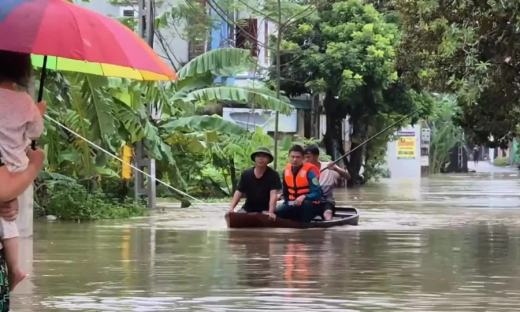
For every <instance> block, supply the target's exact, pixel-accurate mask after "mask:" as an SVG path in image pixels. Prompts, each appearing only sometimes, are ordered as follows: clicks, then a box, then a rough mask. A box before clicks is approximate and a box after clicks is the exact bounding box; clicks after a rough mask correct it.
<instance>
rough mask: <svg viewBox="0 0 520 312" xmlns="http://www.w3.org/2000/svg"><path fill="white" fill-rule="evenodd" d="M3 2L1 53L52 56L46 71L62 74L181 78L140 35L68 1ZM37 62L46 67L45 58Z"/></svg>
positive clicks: (154, 78) (151, 78) (0, 29)
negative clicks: (80, 73)
mask: <svg viewBox="0 0 520 312" xmlns="http://www.w3.org/2000/svg"><path fill="white" fill-rule="evenodd" d="M0 2H1V3H0V38H2V40H1V41H0V50H6V51H13V52H21V53H32V54H36V55H42V56H48V57H49V58H48V59H47V63H46V64H45V65H47V66H46V68H51V69H57V70H70V71H76V72H85V73H91V74H98V75H103V76H112V77H124V78H132V79H139V80H172V79H176V75H175V73H174V72H173V70H171V69H170V68H169V67H168V66H167V65H166V64H165V63H164V62H163V61H162V60H161V59H160V57H159V56H158V55H157V54H156V53H155V52H154V51H153V50H152V49H151V48H150V47H149V46H148V45H147V44H146V43H145V42H144V41H143V40H142V39H141V38H139V36H137V34H135V33H134V32H133V31H132V30H130V29H128V27H126V26H124V25H123V24H121V23H119V22H118V21H116V20H114V19H112V18H109V17H106V16H103V15H101V14H98V13H96V12H93V11H90V10H87V9H85V8H83V7H80V6H77V5H74V4H72V3H68V2H66V1H63V0H2V1H0ZM50 57H58V58H50ZM33 60H34V61H35V63H36V65H42V63H43V61H44V58H43V57H42V58H40V59H33ZM74 60H78V61H74ZM38 61H39V63H40V64H38ZM85 61H86V62H85ZM114 65H116V66H114Z"/></svg>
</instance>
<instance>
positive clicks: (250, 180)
mask: <svg viewBox="0 0 520 312" xmlns="http://www.w3.org/2000/svg"><path fill="white" fill-rule="evenodd" d="M273 159H274V158H273V155H272V154H271V151H270V150H269V149H268V148H267V147H259V148H257V149H256V151H255V152H254V153H253V154H251V160H252V161H253V162H254V163H255V166H254V167H253V168H250V169H247V170H245V171H244V172H242V175H241V176H240V181H239V182H238V186H237V190H236V191H235V194H234V195H233V200H232V202H231V207H230V209H229V212H233V211H234V209H235V207H236V205H238V202H239V201H240V199H241V198H242V195H244V194H245V197H246V202H245V204H244V205H243V206H242V209H240V210H243V211H245V212H260V213H261V212H263V211H268V212H269V217H270V218H271V219H276V215H275V214H274V210H275V208H276V200H277V199H278V191H279V190H281V189H282V182H281V179H280V175H279V174H278V172H276V171H274V170H273V169H271V168H270V167H268V166H267V165H268V164H270V163H271V162H272V161H273Z"/></svg>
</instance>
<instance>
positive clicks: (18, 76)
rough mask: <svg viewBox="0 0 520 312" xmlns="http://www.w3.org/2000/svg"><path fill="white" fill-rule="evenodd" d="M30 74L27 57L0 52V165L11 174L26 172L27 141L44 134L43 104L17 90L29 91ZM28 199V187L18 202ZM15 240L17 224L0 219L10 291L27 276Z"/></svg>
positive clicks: (30, 193) (20, 54) (27, 160)
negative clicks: (19, 258) (19, 259)
mask: <svg viewBox="0 0 520 312" xmlns="http://www.w3.org/2000/svg"><path fill="white" fill-rule="evenodd" d="M31 73H32V64H31V56H30V55H29V54H25V53H17V52H10V51H2V50H0V161H1V162H2V163H3V164H4V165H5V166H6V168H7V170H8V171H9V172H11V173H12V172H22V171H25V170H27V168H28V165H29V158H28V157H27V154H26V151H27V148H28V146H29V143H30V140H36V139H37V138H39V137H40V136H41V135H42V133H43V115H44V114H45V110H46V104H45V102H40V103H38V104H36V105H34V102H33V100H32V98H31V96H30V95H29V94H27V93H25V92H23V91H20V88H28V83H29V81H30V78H31ZM27 198H32V187H28V188H27V189H26V190H25V191H24V193H22V195H21V196H20V198H19V199H18V201H19V202H22V203H23V202H25V201H26V200H27ZM18 236H19V234H18V228H17V226H16V223H15V222H13V221H7V220H5V219H2V218H0V239H1V240H2V244H3V246H4V248H5V256H6V262H7V267H8V270H9V288H10V290H14V289H15V287H16V285H18V283H20V282H21V281H22V280H23V279H24V278H25V276H26V274H25V272H23V271H22V270H21V269H20V267H19V265H18Z"/></svg>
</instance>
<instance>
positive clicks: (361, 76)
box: [271, 0, 430, 181]
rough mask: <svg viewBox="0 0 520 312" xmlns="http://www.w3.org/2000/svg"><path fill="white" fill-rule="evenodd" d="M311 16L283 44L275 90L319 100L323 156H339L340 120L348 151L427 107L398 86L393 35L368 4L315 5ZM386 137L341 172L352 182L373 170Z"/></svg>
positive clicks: (380, 158)
mask: <svg viewBox="0 0 520 312" xmlns="http://www.w3.org/2000/svg"><path fill="white" fill-rule="evenodd" d="M316 11H317V15H316V16H313V17H312V18H308V19H306V20H300V21H297V22H296V23H294V26H293V27H290V29H288V31H286V32H285V33H284V35H283V37H282V38H283V51H282V60H281V64H280V65H281V67H282V77H283V84H282V88H283V90H284V91H286V92H287V94H289V95H300V94H304V93H312V94H317V93H323V94H324V95H325V99H324V111H325V114H326V116H327V132H326V134H325V139H324V144H325V147H326V150H327V152H328V153H329V154H330V155H335V156H339V155H343V154H344V142H343V140H342V133H341V132H342V127H341V122H342V120H343V119H344V118H347V117H348V118H349V119H348V120H349V123H350V125H351V127H352V148H353V147H355V146H357V145H358V144H360V143H361V142H363V141H364V140H366V139H367V138H369V137H370V136H372V135H374V134H375V133H377V132H378V131H380V130H382V129H383V128H384V127H386V126H388V125H390V124H391V123H392V122H394V121H395V120H397V119H398V118H399V117H402V116H403V115H406V114H409V113H410V112H412V111H413V110H415V109H417V108H420V107H421V106H423V105H424V104H425V103H426V104H430V98H429V97H428V96H426V95H423V94H422V93H421V92H420V91H418V90H414V89H413V88H411V87H409V86H407V85H406V84H404V83H403V81H402V79H401V77H400V74H399V70H398V67H397V64H396V60H397V51H396V49H397V47H398V44H399V40H400V31H399V28H398V26H397V25H396V24H395V23H392V22H387V21H386V20H385V16H384V15H382V14H381V13H380V12H378V11H377V10H376V9H375V7H374V6H373V5H372V4H366V3H364V2H363V1H361V0H348V1H337V2H334V3H325V4H321V5H316ZM295 51H297V52H295ZM295 54H296V56H295ZM271 79H272V80H274V79H275V76H274V72H272V73H271ZM414 120H417V119H416V118H414ZM390 134H391V132H389V133H387V134H385V135H383V136H382V137H380V138H379V139H378V141H375V142H373V143H371V144H369V145H368V146H367V148H366V149H358V150H357V151H356V152H354V153H353V154H352V155H351V157H350V161H349V162H348V169H349V171H350V172H351V173H352V174H353V177H354V179H353V181H356V177H357V175H358V173H359V170H360V168H361V165H362V164H363V163H364V162H371V164H370V165H369V166H367V168H368V169H375V168H377V165H378V164H380V163H382V162H383V161H384V154H385V148H386V143H387V142H388V138H389V135H390ZM367 173H370V171H367Z"/></svg>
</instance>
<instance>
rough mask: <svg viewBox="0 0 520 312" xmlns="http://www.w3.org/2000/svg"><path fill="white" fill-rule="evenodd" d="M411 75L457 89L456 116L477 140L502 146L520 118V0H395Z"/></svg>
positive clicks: (416, 79)
mask: <svg viewBox="0 0 520 312" xmlns="http://www.w3.org/2000/svg"><path fill="white" fill-rule="evenodd" d="M393 3H394V4H395V6H396V9H397V10H398V11H399V12H400V13H401V16H402V21H403V30H404V41H403V44H402V46H401V53H400V54H401V62H402V64H403V66H405V67H406V70H407V71H406V72H407V73H408V76H407V79H408V80H409V81H414V82H416V83H417V82H420V83H421V84H422V85H423V86H425V87H428V88H430V89H431V90H436V91H439V92H448V93H449V92H454V93H455V94H456V95H457V97H458V103H459V106H460V107H461V112H460V114H459V115H458V116H457V118H456V119H457V121H458V124H460V125H461V126H462V127H463V128H464V129H465V130H466V133H467V134H468V135H469V136H470V138H471V139H472V141H474V142H475V143H488V142H489V140H490V139H491V136H492V137H493V138H494V141H495V142H498V143H500V144H501V145H502V147H505V146H507V143H508V142H509V141H510V140H511V139H512V138H513V137H514V136H515V135H516V131H515V129H516V125H518V124H519V123H520V109H519V99H520V93H519V92H518V86H519V82H520V70H519V69H520V41H519V40H518V39H519V35H518V28H519V26H520V11H519V8H520V2H518V1H494V0H492V1H468V0H461V1H443V0H417V1H408V0H395V1H393Z"/></svg>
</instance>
